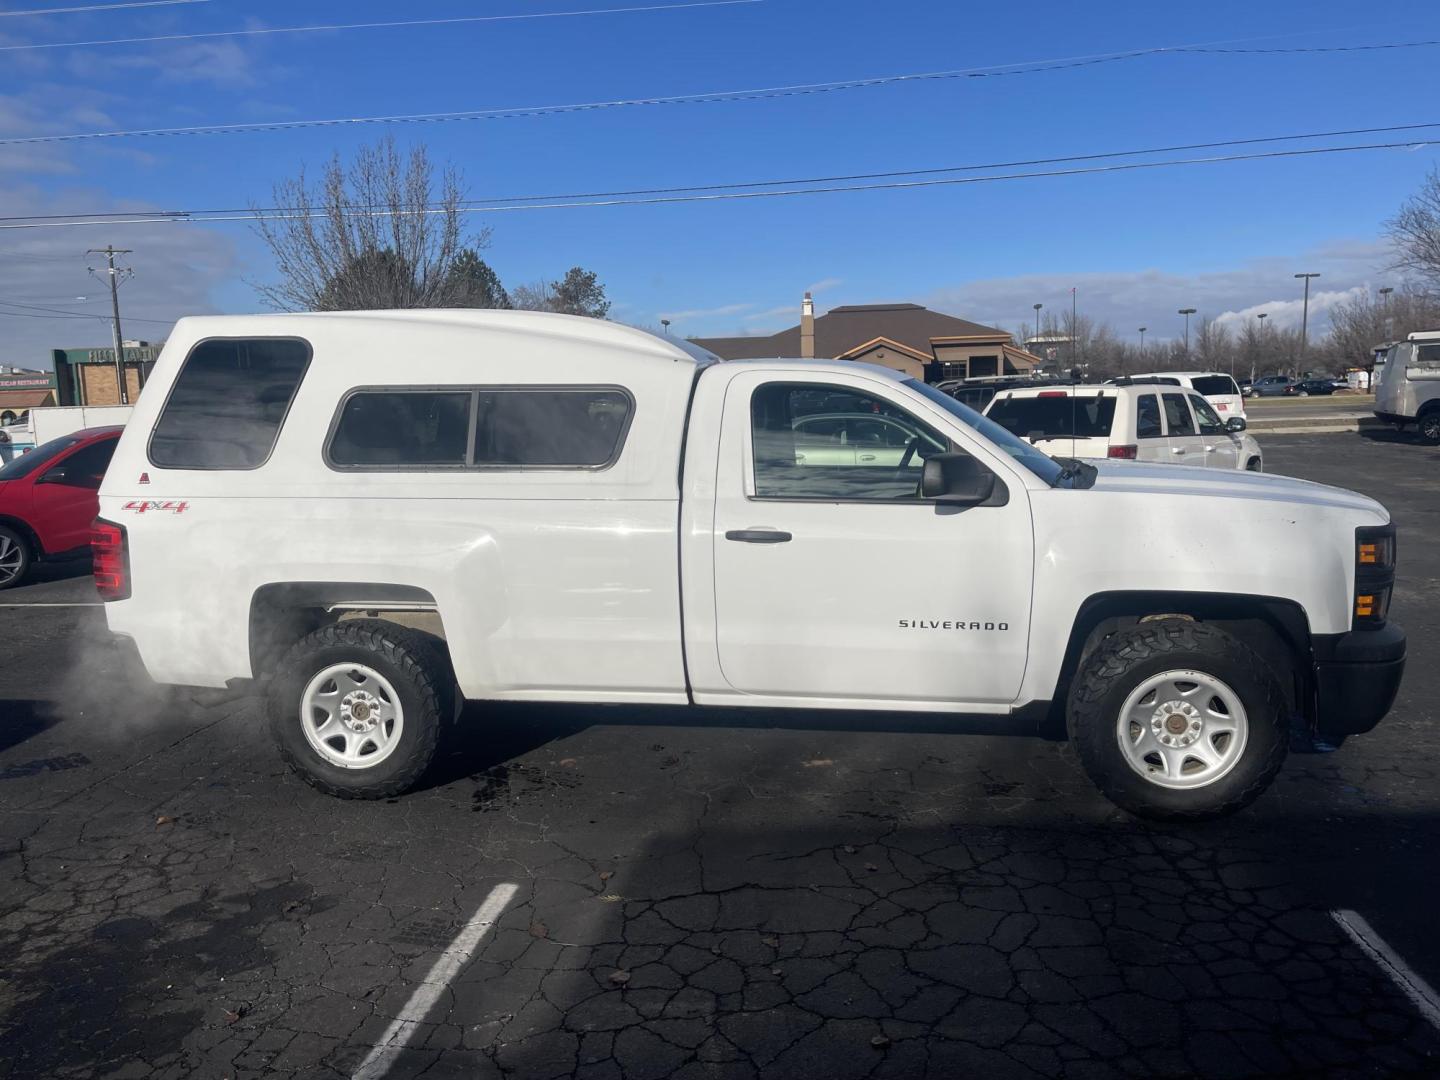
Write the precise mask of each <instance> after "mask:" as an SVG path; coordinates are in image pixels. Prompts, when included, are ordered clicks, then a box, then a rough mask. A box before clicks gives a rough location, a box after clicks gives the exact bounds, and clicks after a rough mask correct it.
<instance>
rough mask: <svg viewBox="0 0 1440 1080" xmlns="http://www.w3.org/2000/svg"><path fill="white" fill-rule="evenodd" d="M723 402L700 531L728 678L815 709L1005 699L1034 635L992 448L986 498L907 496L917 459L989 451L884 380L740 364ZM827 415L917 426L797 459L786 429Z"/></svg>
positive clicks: (1023, 540)
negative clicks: (993, 490) (709, 554)
mask: <svg viewBox="0 0 1440 1080" xmlns="http://www.w3.org/2000/svg"><path fill="white" fill-rule="evenodd" d="M725 395H726V396H725V400H724V411H723V418H722V420H721V437H720V447H719V461H718V470H717V472H716V475H715V514H714V519H713V521H714V524H713V537H712V544H713V559H714V564H713V565H714V591H715V605H714V606H715V635H716V636H715V648H716V652H717V660H718V665H719V669H720V673H721V676H722V678H723V681H724V683H725V684H726V685H728V686H729V687H730V688H731V689H732V690H733V691H736V692H739V693H743V694H748V695H755V696H758V697H768V698H774V699H784V698H788V699H813V700H815V701H816V703H817V704H821V703H825V702H827V701H829V702H834V703H837V704H841V703H843V704H852V705H853V704H854V703H856V702H857V701H865V702H867V703H869V704H871V705H875V704H877V703H881V702H885V701H891V702H895V703H897V704H903V703H906V702H917V703H918V702H929V703H935V704H960V703H975V704H981V703H1006V704H1008V703H1010V702H1013V701H1014V699H1015V697H1016V695H1017V693H1018V692H1019V687H1020V680H1021V677H1022V675H1023V674H1024V669H1025V657H1026V643H1027V639H1028V636H1029V633H1028V631H1029V620H1030V590H1031V580H1032V567H1033V539H1032V531H1031V524H1030V506H1029V499H1028V495H1027V492H1026V491H1025V490H1024V488H1023V487H1022V486H1021V484H1020V482H1019V480H1018V479H1017V478H1016V477H1015V476H1014V475H1013V474H1010V473H1007V471H1006V470H1005V469H1004V468H1003V467H1002V466H1000V465H999V462H998V461H996V459H995V457H993V456H992V457H990V458H989V462H990V464H991V465H993V466H995V468H992V469H991V471H994V472H996V475H997V479H998V481H999V484H998V487H999V488H1003V489H1004V496H1005V497H1004V499H1003V500H1002V499H993V500H992V501H993V502H994V503H995V505H981V506H972V507H955V506H941V505H938V504H936V503H934V502H931V501H927V500H925V499H923V498H921V497H920V494H919V484H920V475H921V471H922V468H923V463H924V459H925V458H926V457H928V456H930V455H932V454H934V453H939V452H942V451H944V450H946V449H955V450H959V451H968V450H971V449H975V450H979V451H980V452H979V453H976V454H975V455H974V456H975V457H976V458H977V460H979V461H980V462H981V463H982V464H984V463H985V462H986V461H987V455H986V452H985V451H984V449H983V446H984V445H988V444H983V445H982V440H981V439H980V437H979V436H978V435H974V434H973V433H969V432H968V429H965V430H964V431H961V430H959V428H960V425H956V431H955V434H954V436H953V438H954V441H953V442H952V437H951V436H947V435H946V434H942V432H941V430H940V429H939V425H938V424H937V423H936V418H934V417H931V418H929V419H926V418H924V417H923V416H922V415H919V414H920V413H924V412H925V410H924V409H923V408H919V409H917V408H916V406H917V405H918V403H916V402H913V400H911V399H909V398H907V397H906V395H905V393H904V392H903V390H902V389H901V388H900V387H899V386H898V385H897V384H894V383H891V382H889V381H888V380H883V379H878V378H877V379H874V380H871V379H862V378H857V379H855V380H854V381H848V380H845V379H843V378H840V379H837V378H836V377H835V376H833V375H829V376H827V375H825V374H824V373H815V374H814V375H807V374H806V373H802V372H793V371H792V372H785V373H781V372H772V373H766V372H763V371H757V372H745V373H742V374H740V375H737V376H735V377H734V378H733V379H732V380H731V382H730V384H729V386H728V387H727V389H726V391H725ZM827 412H835V413H842V414H844V415H846V416H847V417H849V418H853V417H856V416H864V417H872V418H876V419H878V420H881V421H882V422H883V423H885V425H886V426H887V428H896V427H899V428H904V429H906V430H909V431H911V432H913V433H914V435H913V438H912V439H911V440H910V443H909V445H908V446H907V447H906V448H905V449H904V450H902V451H901V452H900V454H899V456H898V457H894V458H892V457H891V456H890V455H888V454H878V453H877V454H875V455H873V456H874V460H866V458H867V455H866V454H857V455H855V456H854V457H853V458H851V457H847V456H846V455H845V454H843V453H832V454H824V453H816V452H815V449H814V448H813V444H810V445H808V446H807V449H806V450H805V452H804V454H803V456H802V455H801V454H800V453H798V452H797V445H796V439H795V432H796V431H797V429H798V430H802V431H807V432H813V431H815V430H817V428H820V429H823V428H824V427H825V426H826V425H824V424H819V423H817V422H816V421H814V420H808V419H807V418H810V417H815V416H818V415H821V414H824V413H827ZM852 426H853V425H851V424H848V423H847V425H845V430H847V431H848V430H849V429H850V428H851V427H852ZM838 437H839V436H838V434H837V438H838ZM810 438H811V436H809V435H807V440H809V439H810ZM817 461H823V462H825V464H815V463H816V462H817Z"/></svg>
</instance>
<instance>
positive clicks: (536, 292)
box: [510, 266, 610, 319]
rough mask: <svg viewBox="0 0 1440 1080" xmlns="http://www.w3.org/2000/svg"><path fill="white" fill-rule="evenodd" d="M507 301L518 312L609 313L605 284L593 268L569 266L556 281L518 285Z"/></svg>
mask: <svg viewBox="0 0 1440 1080" xmlns="http://www.w3.org/2000/svg"><path fill="white" fill-rule="evenodd" d="M510 302H511V303H512V304H514V305H515V307H517V308H518V309H520V310H521V311H556V312H559V313H560V314H562V315H586V316H588V317H590V318H592V319H603V318H605V317H606V316H607V315H609V313H610V301H609V300H608V299H606V296H605V286H604V285H602V284H601V283H600V279H599V276H598V275H597V274H596V273H595V271H594V270H586V269H584V268H583V267H580V266H572V267H571V268H570V269H569V270H567V271H566V272H565V276H564V277H563V278H561V279H560V280H559V281H533V282H531V283H530V284H528V285H517V286H515V288H514V289H512V290H511V292H510Z"/></svg>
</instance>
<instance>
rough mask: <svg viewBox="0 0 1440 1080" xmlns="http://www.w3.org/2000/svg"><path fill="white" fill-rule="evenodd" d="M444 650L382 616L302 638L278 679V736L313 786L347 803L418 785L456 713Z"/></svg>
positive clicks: (274, 702) (272, 693) (274, 701)
mask: <svg viewBox="0 0 1440 1080" xmlns="http://www.w3.org/2000/svg"><path fill="white" fill-rule="evenodd" d="M453 688H454V681H453V678H452V676H451V674H450V672H449V670H448V668H447V666H446V665H445V664H444V663H443V656H442V653H441V651H440V650H438V649H436V648H434V647H433V646H432V645H431V643H430V640H429V639H428V638H426V637H425V636H424V635H422V634H420V633H419V632H417V631H414V630H409V629H406V628H404V627H401V626H396V625H394V624H393V623H386V622H382V621H380V620H355V621H353V622H340V623H334V624H332V625H330V626H325V627H322V628H321V629H319V630H316V631H315V632H314V633H312V634H309V635H307V636H306V637H304V638H302V639H301V640H300V641H298V642H297V643H296V644H295V645H294V647H293V648H291V649H290V651H289V653H287V654H286V656H285V657H284V659H282V660H281V662H280V665H279V669H278V670H277V672H276V674H275V677H274V678H273V679H272V680H271V682H270V687H269V692H268V697H267V705H268V711H269V714H270V732H271V734H272V735H273V736H274V738H275V742H276V744H277V745H278V746H279V748H280V756H281V757H282V758H284V759H285V762H286V764H288V765H289V766H290V768H292V769H293V770H294V771H295V772H296V773H298V774H299V775H300V777H301V778H302V779H304V781H305V782H306V783H308V784H309V785H310V786H312V787H314V788H318V789H319V790H320V791H323V792H325V793H326V794H327V795H335V796H337V797H339V798H342V799H383V798H388V797H389V796H392V795H399V794H401V793H402V792H404V791H408V790H409V789H410V788H411V787H413V786H414V785H415V782H416V781H417V780H419V779H420V776H421V774H422V773H424V771H425V769H426V768H427V767H428V766H429V764H430V761H431V759H432V758H433V757H434V756H435V748H436V745H437V743H438V741H439V737H440V730H441V727H442V725H443V724H444V722H445V721H446V720H447V719H448V718H449V717H450V716H451V714H452V712H453V709H454V689H453Z"/></svg>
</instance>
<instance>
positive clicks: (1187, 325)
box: [1177, 307, 1195, 363]
mask: <svg viewBox="0 0 1440 1080" xmlns="http://www.w3.org/2000/svg"><path fill="white" fill-rule="evenodd" d="M1177 314H1180V315H1184V316H1185V361H1186V363H1189V361H1190V316H1191V315H1194V314H1195V309H1194V308H1193V307H1182V308H1180V309H1179V311H1178V312H1177Z"/></svg>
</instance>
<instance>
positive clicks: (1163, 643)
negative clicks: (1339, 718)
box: [1069, 619, 1287, 821]
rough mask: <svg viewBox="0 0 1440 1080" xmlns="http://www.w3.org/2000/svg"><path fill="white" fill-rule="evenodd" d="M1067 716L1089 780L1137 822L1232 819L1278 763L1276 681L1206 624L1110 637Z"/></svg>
mask: <svg viewBox="0 0 1440 1080" xmlns="http://www.w3.org/2000/svg"><path fill="white" fill-rule="evenodd" d="M1069 718H1070V732H1071V737H1072V739H1073V740H1074V742H1075V747H1076V750H1077V752H1078V754H1079V756H1080V761H1081V763H1082V764H1083V765H1084V766H1085V771H1086V772H1087V773H1089V775H1090V778H1091V780H1093V781H1094V782H1095V785H1096V786H1097V787H1098V788H1099V789H1100V791H1101V792H1102V793H1103V794H1104V795H1105V797H1106V798H1108V799H1109V800H1110V801H1111V802H1113V803H1115V804H1116V805H1117V806H1119V807H1121V808H1122V809H1124V810H1128V811H1129V812H1130V813H1132V814H1136V815H1138V816H1140V817H1149V818H1159V819H1168V820H1182V821H1183V820H1189V821H1196V820H1201V819H1204V818H1213V817H1221V816H1223V815H1225V814H1230V813H1234V812H1235V811H1236V810H1239V809H1240V808H1241V807H1243V806H1246V805H1247V804H1249V803H1250V802H1252V801H1253V800H1254V799H1255V798H1256V797H1257V796H1258V795H1259V794H1260V793H1261V792H1262V791H1264V790H1265V789H1266V788H1267V787H1269V785H1270V782H1271V781H1272V780H1274V779H1275V774H1276V773H1277V772H1278V771H1279V769H1280V765H1281V763H1282V762H1283V761H1284V760H1285V751H1286V747H1287V740H1286V732H1287V721H1286V708H1285V698H1284V695H1283V694H1282V693H1281V690H1280V687H1279V685H1278V684H1277V683H1276V681H1275V678H1274V676H1273V675H1272V674H1271V673H1270V671H1269V669H1268V668H1267V667H1266V666H1265V664H1264V662H1263V661H1262V660H1261V659H1260V657H1259V656H1257V655H1256V654H1255V652H1254V651H1253V650H1252V649H1250V648H1249V647H1248V646H1246V645H1244V644H1243V643H1241V642H1240V641H1237V640H1236V639H1235V638H1233V637H1231V636H1230V635H1229V634H1227V633H1225V632H1224V631H1222V630H1218V629H1216V628H1214V627H1211V626H1206V625H1204V624H1203V623H1194V622H1188V621H1185V620H1181V619H1166V620H1161V621H1157V622H1150V623H1141V624H1139V625H1138V626H1135V627H1132V628H1130V629H1128V630H1123V631H1120V632H1118V633H1115V634H1112V635H1110V637H1108V638H1106V640H1105V641H1104V642H1103V643H1102V644H1101V645H1100V646H1099V648H1097V649H1096V650H1095V651H1094V652H1092V653H1091V654H1090V655H1089V656H1088V657H1086V658H1085V660H1084V661H1083V662H1082V665H1081V668H1080V670H1079V671H1078V672H1077V673H1076V677H1075V681H1074V683H1073V684H1072V686H1071V690H1070V701H1069Z"/></svg>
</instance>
